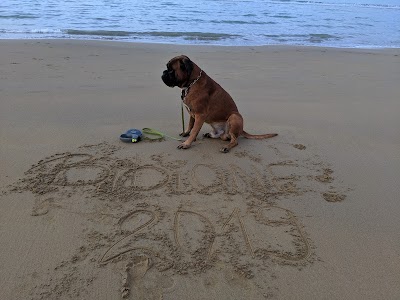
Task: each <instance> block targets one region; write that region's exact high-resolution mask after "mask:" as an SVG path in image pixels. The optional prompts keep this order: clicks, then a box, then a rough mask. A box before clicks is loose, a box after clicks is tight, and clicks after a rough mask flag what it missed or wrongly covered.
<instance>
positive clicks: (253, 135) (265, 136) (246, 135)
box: [242, 130, 278, 140]
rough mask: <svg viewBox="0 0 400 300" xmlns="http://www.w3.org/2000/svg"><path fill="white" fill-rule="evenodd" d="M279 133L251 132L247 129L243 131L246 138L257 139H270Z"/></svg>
mask: <svg viewBox="0 0 400 300" xmlns="http://www.w3.org/2000/svg"><path fill="white" fill-rule="evenodd" d="M277 135H278V134H277V133H268V134H249V133H247V132H246V131H244V130H243V131H242V136H244V137H245V138H246V139H255V140H262V139H269V138H272V137H274V136H277Z"/></svg>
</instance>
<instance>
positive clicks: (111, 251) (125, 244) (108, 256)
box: [99, 210, 157, 264]
mask: <svg viewBox="0 0 400 300" xmlns="http://www.w3.org/2000/svg"><path fill="white" fill-rule="evenodd" d="M135 216H136V217H139V224H137V225H136V226H137V227H136V228H134V229H133V231H132V233H130V234H128V235H127V236H125V237H123V238H122V239H120V240H119V241H117V242H116V243H114V244H113V245H112V246H111V247H110V248H108V249H107V251H106V252H105V253H104V255H103V256H102V257H101V259H100V261H99V263H100V264H105V263H108V262H109V261H111V260H112V259H114V258H117V257H119V256H121V255H123V254H125V253H128V252H131V251H134V250H138V249H140V250H143V251H144V252H150V253H151V254H153V251H152V250H150V249H147V248H143V247H135V245H133V244H134V241H132V240H130V239H131V238H133V237H134V236H135V234H137V233H138V232H139V231H141V230H142V229H144V228H146V227H148V226H150V225H151V224H152V223H154V221H156V220H157V215H156V213H154V212H152V211H150V210H135V211H133V212H131V213H129V214H127V215H126V216H124V217H122V218H121V219H120V220H119V222H118V224H119V225H120V226H122V224H123V223H124V222H126V221H127V220H129V219H132V218H133V217H135ZM144 216H146V217H147V221H146V219H145V218H143V217H144ZM142 218H143V220H142Z"/></svg>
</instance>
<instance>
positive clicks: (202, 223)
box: [174, 210, 215, 260]
mask: <svg viewBox="0 0 400 300" xmlns="http://www.w3.org/2000/svg"><path fill="white" fill-rule="evenodd" d="M185 224H187V225H185ZM189 224H190V226H189ZM174 237H175V243H176V245H177V247H178V248H180V249H182V251H184V252H186V253H189V254H193V253H195V252H202V253H201V255H204V257H203V259H204V260H206V259H208V256H209V255H210V251H211V247H212V245H213V243H214V239H215V229H214V226H213V225H212V223H211V222H210V220H209V219H208V218H206V217H205V216H203V215H201V214H199V213H197V212H194V211H188V210H178V211H177V212H176V213H175V218H174ZM193 239H195V242H197V244H194V243H193V241H192V240H193Z"/></svg>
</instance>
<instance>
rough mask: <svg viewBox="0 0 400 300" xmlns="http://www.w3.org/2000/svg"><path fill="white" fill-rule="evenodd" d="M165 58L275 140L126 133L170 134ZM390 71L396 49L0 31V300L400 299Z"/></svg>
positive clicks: (395, 107)
mask: <svg viewBox="0 0 400 300" xmlns="http://www.w3.org/2000/svg"><path fill="white" fill-rule="evenodd" d="M179 54H186V55H188V56H189V57H190V58H191V59H192V60H193V61H194V62H196V63H197V64H198V65H199V66H200V67H201V68H202V69H203V70H204V71H205V72H207V74H208V75H209V76H211V77H212V78H213V79H215V80H216V81H217V82H218V83H219V84H220V85H222V86H223V87H224V88H225V89H226V90H227V91H228V92H229V93H230V94H231V95H232V97H233V98H234V99H235V101H236V104H237V106H238V108H239V111H240V112H241V114H242V115H243V117H244V127H245V130H246V131H247V132H249V133H254V134H263V133H272V132H276V133H278V134H279V135H278V136H277V137H274V138H272V139H267V140H246V139H244V138H243V139H240V141H239V145H238V146H237V147H236V148H234V149H233V150H232V151H231V152H230V153H228V154H223V153H220V152H219V149H220V148H221V147H222V145H223V144H225V143H226V142H223V141H221V140H211V139H205V138H202V136H199V138H198V140H197V141H196V142H195V143H194V145H193V146H192V148H190V149H188V150H179V149H177V148H176V147H177V145H178V144H179V142H178V141H176V140H174V139H171V138H168V137H167V138H166V139H165V140H163V141H148V140H144V141H141V142H139V143H136V144H132V143H122V142H121V141H120V140H119V135H120V134H121V133H123V132H124V131H126V130H127V129H130V128H138V129H141V128H144V127H150V128H154V129H156V130H159V131H162V132H163V133H165V134H167V135H169V136H173V137H177V138H178V137H179V136H178V133H180V132H181V131H182V124H181V115H180V113H181V106H180V105H181V103H180V101H181V100H180V90H179V89H178V88H174V89H171V88H168V87H167V86H165V85H164V84H163V82H162V81H161V78H160V76H161V73H162V71H163V70H164V69H165V64H166V62H167V61H168V60H169V59H170V58H172V57H173V56H176V55H179ZM399 83H400V49H385V50H382V49H381V50H377V49H374V50H367V49H335V48H322V47H321V48H317V47H316V48H313V47H285V46H268V47H215V46H214V47H211V46H179V45H162V44H135V43H122V42H118V43H115V42H106V41H101V42H100V41H98V42H96V41H74V40H1V41H0V151H1V158H0V159H1V169H0V170H1V171H0V187H1V195H0V196H1V200H0V207H1V209H0V299H7V300H8V299H10V300H11V299H34V300H37V299H99V300H103V299H151V300H153V299H168V300H176V299H192V300H195V299H199V300H200V299H218V300H221V299H229V300H232V299H400V279H399V278H400V217H399V216H400V201H399V195H400V185H399V184H398V181H399V179H398V178H399V175H400V134H399V130H400V118H399V113H400V101H399V95H400V85H399ZM185 118H186V122H187V120H188V115H187V114H186V115H185ZM208 130H209V127H208V125H206V124H205V125H204V126H203V128H202V130H201V134H203V133H206V132H208Z"/></svg>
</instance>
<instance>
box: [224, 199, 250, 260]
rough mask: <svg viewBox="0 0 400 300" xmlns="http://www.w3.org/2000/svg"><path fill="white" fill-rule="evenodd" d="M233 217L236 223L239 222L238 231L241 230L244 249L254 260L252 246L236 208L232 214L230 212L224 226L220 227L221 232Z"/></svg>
mask: <svg viewBox="0 0 400 300" xmlns="http://www.w3.org/2000/svg"><path fill="white" fill-rule="evenodd" d="M234 217H236V219H237V220H238V222H239V225H240V230H241V232H242V235H243V239H244V241H245V243H246V247H247V249H248V250H249V252H250V255H251V257H252V258H254V250H253V246H252V243H251V241H250V238H249V235H248V233H247V229H246V226H245V223H244V222H243V219H242V217H241V216H240V210H239V208H237V207H236V208H235V209H234V210H233V212H232V213H231V215H230V216H229V218H228V220H226V221H225V223H224V225H223V226H222V230H225V228H226V227H227V225H228V224H229V223H230V222H231V221H232V219H233V218H234Z"/></svg>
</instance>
